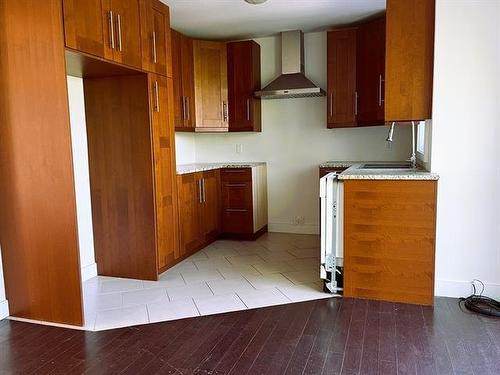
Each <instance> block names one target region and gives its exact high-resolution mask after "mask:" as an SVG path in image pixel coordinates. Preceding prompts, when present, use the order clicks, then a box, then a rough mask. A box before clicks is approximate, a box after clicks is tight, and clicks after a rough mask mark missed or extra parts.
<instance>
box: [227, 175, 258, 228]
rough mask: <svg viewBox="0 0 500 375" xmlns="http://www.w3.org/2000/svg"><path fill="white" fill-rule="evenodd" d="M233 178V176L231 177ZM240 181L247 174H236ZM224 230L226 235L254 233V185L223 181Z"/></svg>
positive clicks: (243, 182)
mask: <svg viewBox="0 0 500 375" xmlns="http://www.w3.org/2000/svg"><path fill="white" fill-rule="evenodd" d="M231 176H233V175H231ZM234 176H238V177H239V178H240V179H241V178H242V177H244V176H245V173H235V174H234ZM221 190H222V230H223V231H224V232H226V233H252V231H253V202H252V183H251V182H250V181H249V182H245V181H227V180H225V181H222V189H221Z"/></svg>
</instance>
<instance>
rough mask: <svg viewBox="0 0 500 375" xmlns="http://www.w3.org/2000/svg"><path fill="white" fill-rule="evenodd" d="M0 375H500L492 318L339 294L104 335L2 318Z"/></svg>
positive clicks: (452, 304)
mask: <svg viewBox="0 0 500 375" xmlns="http://www.w3.org/2000/svg"><path fill="white" fill-rule="evenodd" d="M0 374H2V375H4V374H37V375H38V374H134V375H135V374H235V375H240V374H259V375H261V374H381V375H385V374H439V375H441V374H500V319H494V318H484V317H479V316H477V315H472V314H470V313H468V312H462V311H461V310H460V309H459V307H458V301H457V300H456V299H449V298H437V299H436V300H435V305H434V307H429V306H416V305H404V304H395V303H386V302H377V301H367V300H355V299H347V298H345V299H327V300H317V301H308V302H301V303H295V304H288V305H280V306H273V307H269V308H260V309H254V310H244V311H237V312H233V313H226V314H220V315H211V316H204V317H196V318H189V319H184V320H177V321H172V322H164V323H157V324H148V325H143V326H136V327H129V328H122V329H114V330H109V331H103V332H84V331H75V330H68V329H64V328H56V327H48V326H41V325H35V324H29V323H21V322H15V321H9V320H3V321H0Z"/></svg>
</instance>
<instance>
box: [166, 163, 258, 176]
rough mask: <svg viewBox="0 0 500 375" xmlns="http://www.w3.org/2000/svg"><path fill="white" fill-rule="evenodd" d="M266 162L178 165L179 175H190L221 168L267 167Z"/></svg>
mask: <svg viewBox="0 0 500 375" xmlns="http://www.w3.org/2000/svg"><path fill="white" fill-rule="evenodd" d="M265 164H266V163H265V162H241V161H238V162H229V163H194V164H179V165H177V168H176V170H177V174H188V173H195V172H203V171H211V170H213V169H220V168H252V167H257V166H259V165H265Z"/></svg>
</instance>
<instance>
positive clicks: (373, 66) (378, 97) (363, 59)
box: [356, 16, 385, 126]
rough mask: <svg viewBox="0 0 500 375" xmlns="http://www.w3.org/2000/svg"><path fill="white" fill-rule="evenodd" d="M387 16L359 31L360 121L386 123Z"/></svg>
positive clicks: (357, 67) (358, 114) (359, 28)
mask: <svg viewBox="0 0 500 375" xmlns="http://www.w3.org/2000/svg"><path fill="white" fill-rule="evenodd" d="M384 81H385V16H384V17H380V18H377V19H374V20H371V21H368V22H365V23H363V24H360V25H358V29H357V31H356V91H357V94H358V95H357V98H358V113H357V125H358V126H370V125H383V124H384V101H385V100H384V83H385V82H384Z"/></svg>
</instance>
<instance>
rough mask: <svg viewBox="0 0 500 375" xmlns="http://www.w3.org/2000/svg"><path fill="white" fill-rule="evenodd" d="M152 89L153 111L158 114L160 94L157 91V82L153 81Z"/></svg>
mask: <svg viewBox="0 0 500 375" xmlns="http://www.w3.org/2000/svg"><path fill="white" fill-rule="evenodd" d="M153 89H154V93H155V105H154V108H153V110H154V111H155V112H160V93H159V91H158V81H155V82H154V83H153Z"/></svg>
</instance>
